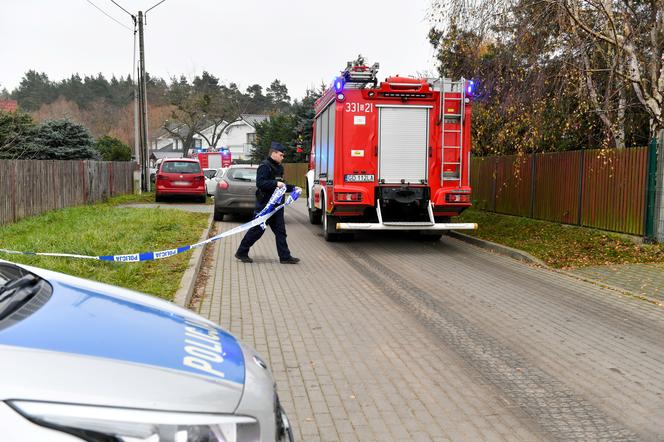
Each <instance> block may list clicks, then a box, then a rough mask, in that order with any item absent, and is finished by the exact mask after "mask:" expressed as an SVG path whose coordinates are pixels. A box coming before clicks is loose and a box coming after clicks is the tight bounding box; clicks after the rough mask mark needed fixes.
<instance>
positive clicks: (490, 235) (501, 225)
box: [457, 209, 664, 269]
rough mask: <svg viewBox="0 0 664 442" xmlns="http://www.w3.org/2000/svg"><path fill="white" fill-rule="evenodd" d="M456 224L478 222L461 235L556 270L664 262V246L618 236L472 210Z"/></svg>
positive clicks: (465, 213)
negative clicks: (500, 246) (519, 253)
mask: <svg viewBox="0 0 664 442" xmlns="http://www.w3.org/2000/svg"><path fill="white" fill-rule="evenodd" d="M457 220H458V222H472V223H477V224H478V225H479V228H478V229H477V230H474V231H473V230H465V231H463V233H466V234H468V235H472V236H475V237H478V238H481V239H485V240H488V241H492V242H495V243H498V244H503V245H506V246H509V247H513V248H515V249H519V250H523V251H525V252H528V253H530V254H531V255H533V256H535V257H537V258H539V259H541V260H542V261H544V262H545V263H546V264H547V265H549V266H551V267H554V268H559V269H572V268H578V267H587V266H594V265H610V264H627V263H664V245H662V244H659V245H650V244H635V242H634V241H633V240H632V239H631V238H629V237H627V236H626V235H621V234H617V233H610V232H605V231H601V230H595V229H589V228H585V227H577V226H569V225H563V224H557V223H552V222H548V221H540V220H534V219H530V218H521V217H517V216H510V215H500V214H497V213H492V212H484V211H480V210H475V209H469V210H467V211H465V212H464V213H463V214H462V215H461V216H460V217H459V218H457Z"/></svg>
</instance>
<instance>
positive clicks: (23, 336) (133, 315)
mask: <svg viewBox="0 0 664 442" xmlns="http://www.w3.org/2000/svg"><path fill="white" fill-rule="evenodd" d="M0 440H2V441H53V442H59V441H80V440H85V441H95V442H96V441H100V442H101V441H104V442H106V441H122V442H125V441H126V442H129V441H132V442H135V441H151V442H152V441H154V442H157V441H160V442H162V441H168V442H180V441H182V442H194V441H195V442H208V441H209V442H214V441H216V442H221V441H223V442H231V441H232V442H243V441H292V440H293V436H292V432H291V429H290V425H289V422H288V419H287V417H286V414H285V413H284V411H283V410H282V408H281V405H280V404H279V398H278V396H277V394H276V390H275V383H274V380H273V378H272V375H271V374H270V372H269V370H268V368H267V365H266V364H265V362H264V361H263V360H262V359H261V358H260V356H259V355H257V354H256V353H255V352H254V351H253V350H251V349H249V348H247V347H245V346H243V345H242V344H240V343H239V342H238V341H237V340H236V339H235V338H234V337H233V336H232V335H230V334H229V333H227V332H225V331H224V330H222V329H220V328H219V327H217V326H216V325H215V324H214V323H212V322H210V321H208V320H207V319H204V318H202V317H200V316H198V315H196V314H194V313H192V312H190V311H188V310H186V309H183V308H180V307H177V306H175V305H174V304H171V303H169V302H166V301H163V300H160V299H157V298H154V297H151V296H147V295H143V294H140V293H136V292H133V291H130V290H125V289H121V288H119V287H114V286H110V285H106V284H101V283H97V282H93V281H88V280H85V279H80V278H75V277H72V276H67V275H63V274H61V273H56V272H52V271H47V270H43V269H38V268H35V267H29V266H24V265H17V264H12V263H9V262H7V261H2V260H0Z"/></svg>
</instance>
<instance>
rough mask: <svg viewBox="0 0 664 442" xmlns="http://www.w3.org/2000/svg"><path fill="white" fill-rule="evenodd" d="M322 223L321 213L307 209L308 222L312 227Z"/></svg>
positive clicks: (314, 209)
mask: <svg viewBox="0 0 664 442" xmlns="http://www.w3.org/2000/svg"><path fill="white" fill-rule="evenodd" d="M321 221H322V216H321V211H320V210H317V209H316V208H313V209H309V222H310V223H311V224H313V225H318V224H320V223H321Z"/></svg>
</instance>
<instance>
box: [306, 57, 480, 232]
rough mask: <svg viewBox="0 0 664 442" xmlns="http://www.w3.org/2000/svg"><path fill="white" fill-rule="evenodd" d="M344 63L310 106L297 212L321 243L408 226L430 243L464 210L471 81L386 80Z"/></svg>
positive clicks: (365, 68) (468, 190)
mask: <svg viewBox="0 0 664 442" xmlns="http://www.w3.org/2000/svg"><path fill="white" fill-rule="evenodd" d="M377 71H378V64H375V65H373V66H372V67H368V66H355V65H352V64H350V63H349V65H348V66H347V68H346V70H345V71H343V72H342V75H341V76H340V77H338V78H337V79H336V80H335V81H334V83H333V85H332V86H331V87H330V88H329V89H328V90H327V91H326V92H325V93H324V94H323V96H322V97H321V98H320V99H319V100H318V101H317V102H316V103H315V114H316V116H315V120H314V124H313V126H314V127H313V132H314V133H313V141H312V148H311V156H310V162H309V172H308V173H307V190H308V198H307V207H308V210H309V220H310V222H311V223H312V224H320V223H322V224H323V232H324V236H325V239H326V240H328V241H330V240H335V239H338V238H339V237H340V236H341V235H343V234H344V233H352V232H353V231H356V230H413V231H420V232H421V234H423V235H426V236H428V237H431V238H432V239H435V238H440V236H441V235H442V232H443V231H445V230H450V229H474V228H477V225H476V224H473V223H452V222H450V220H451V218H452V217H453V216H456V215H459V214H460V213H461V212H463V211H464V210H465V209H466V208H468V207H470V205H471V188H470V180H469V178H470V148H471V146H470V122H471V101H470V98H471V96H472V88H473V83H472V81H467V80H464V79H461V80H458V81H452V80H449V79H435V80H431V79H414V78H407V77H389V78H387V79H386V80H385V81H384V82H381V83H380V84H378V82H377V80H376V73H377Z"/></svg>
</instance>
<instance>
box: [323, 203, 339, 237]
mask: <svg viewBox="0 0 664 442" xmlns="http://www.w3.org/2000/svg"><path fill="white" fill-rule="evenodd" d="M323 207H325V206H323ZM340 236H341V235H340V234H339V231H338V230H337V219H336V217H334V216H332V215H330V214H329V213H327V212H323V238H325V241H329V242H334V241H339V239H340Z"/></svg>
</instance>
